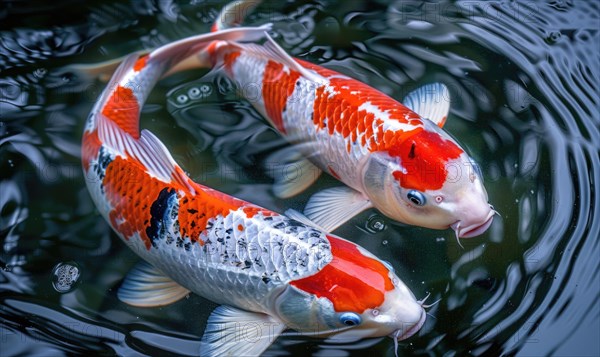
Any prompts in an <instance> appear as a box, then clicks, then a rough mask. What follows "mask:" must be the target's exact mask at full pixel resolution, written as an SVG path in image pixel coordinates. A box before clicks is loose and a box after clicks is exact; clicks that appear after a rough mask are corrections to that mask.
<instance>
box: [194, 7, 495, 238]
mask: <svg viewBox="0 0 600 357" xmlns="http://www.w3.org/2000/svg"><path fill="white" fill-rule="evenodd" d="M256 4H257V1H255V0H253V1H236V2H233V3H231V4H230V5H229V6H228V7H226V8H225V9H224V10H223V12H222V13H221V15H220V17H219V19H218V21H217V23H216V25H215V26H214V29H223V28H227V27H230V26H231V25H232V20H235V21H236V22H238V23H239V22H241V19H240V16H232V14H238V15H239V14H245V13H247V12H248V11H249V10H250V9H251V8H252V7H253V6H255V5H256ZM201 56H205V57H207V58H208V60H210V61H211V62H212V65H213V66H215V67H218V66H222V67H223V68H224V72H225V74H226V75H227V76H228V77H229V78H231V79H232V80H233V81H235V82H236V83H237V85H238V87H239V88H240V89H241V90H240V92H241V94H242V95H246V97H247V98H248V99H249V100H250V102H251V103H252V105H253V106H254V107H255V108H256V109H257V110H258V111H259V112H260V113H262V115H263V116H264V117H265V118H267V119H268V120H269V121H270V123H271V124H272V125H273V126H274V127H275V128H276V129H277V130H278V131H279V132H280V133H281V135H283V136H284V137H286V138H288V139H289V140H290V141H292V142H293V143H297V144H299V145H298V149H299V151H300V152H301V153H302V154H303V155H302V156H304V157H308V158H309V159H310V162H309V161H307V160H303V161H301V162H300V163H299V164H298V165H296V166H295V167H299V168H301V170H296V172H294V175H289V176H290V177H289V178H291V179H292V181H290V180H288V178H286V177H285V174H286V173H287V171H286V170H282V174H281V177H276V178H275V179H276V185H275V193H276V194H277V195H278V196H280V197H289V196H292V195H294V194H297V193H298V192H300V191H302V190H303V189H304V188H306V187H307V186H309V185H310V184H311V183H313V182H314V181H315V180H316V178H317V177H318V174H319V173H321V172H322V171H325V172H327V173H329V174H331V175H332V176H333V177H335V178H336V179H338V180H340V181H342V182H343V183H345V184H346V185H347V186H346V187H339V188H332V189H328V190H324V191H322V192H320V193H317V194H316V195H314V196H313V197H312V198H311V199H310V201H309V202H308V204H307V206H306V208H305V212H304V213H305V214H306V215H307V216H308V217H309V218H310V219H311V220H313V221H314V222H315V223H317V224H319V226H321V227H323V228H325V229H327V230H333V229H335V228H336V227H338V226H340V225H341V224H343V223H344V222H346V221H347V220H349V219H350V218H351V217H353V216H355V215H356V214H358V213H360V212H361V211H363V210H365V209H368V208H371V207H375V208H377V209H378V210H379V211H381V212H382V213H383V214H385V215H386V216H388V217H390V218H392V219H395V220H397V221H400V222H404V223H408V224H412V225H419V226H422V227H428V228H434V229H447V228H449V227H451V228H452V229H454V231H455V232H456V235H457V237H473V236H476V235H479V234H481V233H483V232H485V231H486V230H487V228H488V227H489V226H490V225H491V223H492V221H493V217H494V214H495V213H496V211H495V210H494V209H493V207H492V206H491V205H490V204H489V203H488V196H487V192H486V190H485V188H484V186H483V179H482V174H481V171H480V169H479V167H478V166H477V164H476V163H475V162H474V160H473V159H472V158H471V157H470V156H469V155H468V154H467V153H466V152H465V150H463V149H462V148H461V147H460V145H459V144H458V143H457V142H456V141H455V140H453V139H452V138H451V137H450V136H449V135H448V134H447V133H446V132H445V131H444V130H442V127H443V125H444V123H445V121H446V118H447V116H448V112H449V108H450V101H449V91H448V89H447V88H446V87H445V86H444V85H443V84H439V83H435V84H430V85H426V86H424V87H422V88H420V89H418V90H416V91H414V92H412V93H410V94H409V95H408V96H407V97H406V98H405V99H404V101H403V103H399V102H397V101H396V100H394V99H393V98H391V97H389V96H387V95H385V94H383V93H381V92H380V91H378V90H376V89H374V88H372V87H370V86H368V85H367V84H365V83H362V82H360V81H357V80H355V79H353V78H351V77H349V76H347V75H343V74H340V73H338V72H335V71H333V70H330V69H327V68H323V67H321V66H317V65H315V64H312V63H309V62H306V61H302V60H299V59H293V58H291V57H290V56H289V55H288V54H287V53H286V52H285V51H284V50H283V49H282V48H281V47H279V46H278V45H277V44H276V43H275V42H274V41H273V40H271V39H270V38H268V39H267V42H266V44H264V45H262V46H260V45H256V44H239V43H235V42H232V41H220V42H216V43H214V44H212V45H211V46H210V47H209V49H208V51H206V52H205V53H204V54H202V55H201ZM205 60H206V59H205ZM258 93H260V94H259V95H257V94H258ZM315 165H316V167H315ZM298 171H301V173H302V174H304V175H298Z"/></svg>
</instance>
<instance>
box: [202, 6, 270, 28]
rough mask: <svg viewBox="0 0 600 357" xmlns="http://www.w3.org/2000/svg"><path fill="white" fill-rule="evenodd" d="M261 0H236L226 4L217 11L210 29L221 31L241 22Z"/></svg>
mask: <svg viewBox="0 0 600 357" xmlns="http://www.w3.org/2000/svg"><path fill="white" fill-rule="evenodd" d="M261 2H262V1H261V0H238V1H232V2H230V3H229V4H227V5H226V6H225V7H224V8H223V10H221V12H220V13H219V16H218V17H217V20H216V21H215V23H214V24H213V26H212V29H211V31H213V32H215V31H221V30H225V29H228V28H232V27H237V26H240V25H241V24H242V22H243V21H244V19H245V18H246V16H248V14H250V13H251V12H252V11H254V9H255V8H256V7H257V6H258V5H260V3H261Z"/></svg>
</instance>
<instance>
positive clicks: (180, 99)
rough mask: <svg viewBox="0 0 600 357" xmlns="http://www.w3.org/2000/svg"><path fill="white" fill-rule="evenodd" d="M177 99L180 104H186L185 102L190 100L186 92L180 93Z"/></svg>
mask: <svg viewBox="0 0 600 357" xmlns="http://www.w3.org/2000/svg"><path fill="white" fill-rule="evenodd" d="M177 101H178V102H179V103H180V104H185V103H187V101H188V97H187V95H185V94H180V95H178V96H177Z"/></svg>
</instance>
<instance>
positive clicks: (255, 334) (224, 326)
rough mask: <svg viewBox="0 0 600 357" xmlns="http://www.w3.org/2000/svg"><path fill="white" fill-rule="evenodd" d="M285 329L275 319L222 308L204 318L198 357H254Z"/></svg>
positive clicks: (232, 308)
mask: <svg viewBox="0 0 600 357" xmlns="http://www.w3.org/2000/svg"><path fill="white" fill-rule="evenodd" d="M285 328H286V326H285V325H284V324H283V323H282V322H281V321H279V320H278V319H276V318H274V317H272V316H270V315H267V314H261V313H256V312H249V311H245V310H240V309H236V308H234V307H231V306H226V305H222V306H219V307H217V308H216V309H215V311H213V313H212V314H211V315H210V317H209V318H208V322H207V325H206V330H205V331H204V336H202V341H201V342H200V355H201V356H219V357H220V356H258V355H260V354H261V353H263V352H264V350H266V349H267V348H268V347H269V346H270V345H271V344H272V343H273V342H274V341H275V339H276V338H277V336H279V335H280V334H281V333H282V332H283V330H285Z"/></svg>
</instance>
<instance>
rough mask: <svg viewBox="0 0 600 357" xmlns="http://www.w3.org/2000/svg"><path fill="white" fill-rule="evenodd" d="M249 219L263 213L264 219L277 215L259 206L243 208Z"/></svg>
mask: <svg viewBox="0 0 600 357" xmlns="http://www.w3.org/2000/svg"><path fill="white" fill-rule="evenodd" d="M243 210H244V213H245V214H246V217H247V218H252V217H254V216H255V215H256V214H257V213H262V215H263V217H270V216H273V215H275V214H276V213H275V212H273V211H269V210H266V209H264V208H261V207H257V206H247V207H244V208H243Z"/></svg>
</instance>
